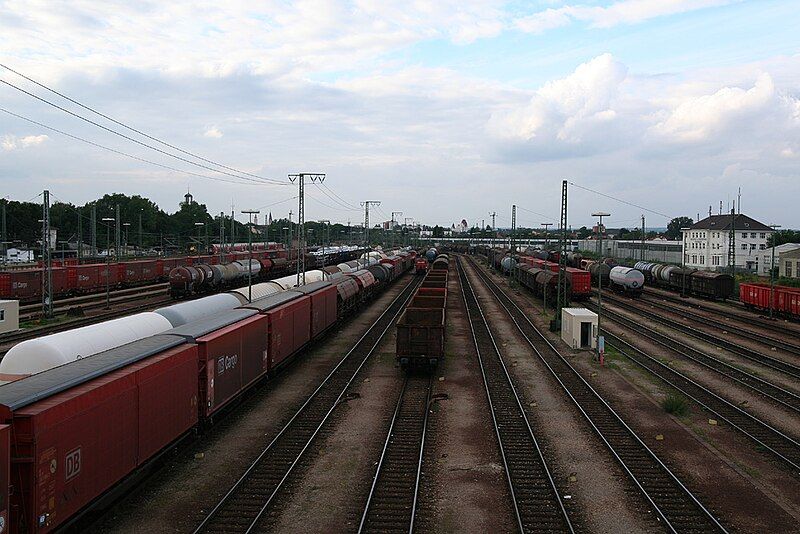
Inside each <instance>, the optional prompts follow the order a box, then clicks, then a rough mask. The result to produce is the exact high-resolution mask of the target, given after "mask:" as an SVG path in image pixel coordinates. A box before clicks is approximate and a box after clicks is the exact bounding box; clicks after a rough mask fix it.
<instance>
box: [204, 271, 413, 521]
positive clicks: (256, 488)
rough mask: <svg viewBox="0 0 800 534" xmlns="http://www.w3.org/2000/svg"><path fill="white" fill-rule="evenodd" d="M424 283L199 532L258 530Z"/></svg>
mask: <svg viewBox="0 0 800 534" xmlns="http://www.w3.org/2000/svg"><path fill="white" fill-rule="evenodd" d="M420 282H421V279H419V278H417V277H412V279H411V281H409V282H408V285H407V286H406V287H405V288H404V289H403V290H402V291H401V293H400V294H399V295H398V296H397V297H396V298H395V299H394V300H393V301H392V303H391V304H390V305H389V307H388V308H387V309H386V310H384V312H383V313H382V314H381V315H380V317H378V318H377V319H376V320H375V322H374V323H373V324H372V325H371V326H370V327H369V329H368V330H367V331H366V333H364V335H363V336H362V337H361V338H360V339H359V340H358V341H357V342H356V344H355V345H354V346H353V347H352V348H351V349H350V351H348V352H347V354H345V356H344V357H343V358H342V359H341V360H340V361H339V363H338V364H336V366H335V367H334V368H333V370H332V371H331V372H330V373H329V374H328V376H327V377H325V379H324V380H323V381H322V383H321V384H320V385H319V386H318V387H317V388H316V389H315V390H314V392H313V393H312V394H311V395H310V396H309V397H308V399H307V400H306V401H305V402H304V403H303V405H302V406H301V407H300V408H299V409H298V410H297V412H296V413H295V414H294V415H293V416H292V418H291V419H290V420H289V422H288V423H286V425H285V426H284V427H283V428H282V429H281V430H280V432H278V434H277V435H276V436H275V438H274V439H273V440H272V441H270V442H269V444H267V446H266V447H265V448H264V449H263V451H262V452H261V453H260V454H259V455H258V457H257V458H256V459H255V461H254V462H253V463H252V464H251V465H250V467H248V468H247V470H246V471H245V472H244V474H243V475H242V476H241V477H240V478H239V480H238V481H237V482H236V483H235V484H234V485H233V487H231V488H230V490H229V491H228V492H227V493H226V494H225V495H224V496H223V497H222V499H220V501H219V502H217V503H216V505H214V506H213V508H211V511H210V512H209V513H208V515H207V516H206V517H205V518H204V519H203V521H202V522H201V523H200V524H199V525H198V526H197V528H196V529H195V530H194V532H195V533H201V532H203V533H205V532H248V533H249V532H254V531H257V530H258V524H259V522H260V521H261V519H262V518H263V516H264V514H265V512H266V511H267V509H268V508H269V507H270V506H271V505H272V503H273V501H274V500H275V497H276V495H277V494H278V492H279V491H280V489H281V488H282V487H283V485H284V483H285V482H286V480H287V479H288V478H289V476H290V475H291V474H292V472H293V470H294V468H295V467H296V466H297V464H298V463H299V462H300V459H301V458H302V456H303V455H304V454H305V452H306V451H307V450H308V448H309V447H310V446H311V444H312V443H313V441H314V439H315V438H316V437H317V435H318V434H319V432H320V430H321V429H322V427H323V426H324V425H325V423H326V422H327V421H328V419H329V418H330V416H331V414H332V413H333V411H334V410H335V409H336V407H337V406H338V405H339V403H340V402H342V401H343V400H344V399H345V395H346V393H347V390H348V389H349V386H350V384H351V383H352V382H353V380H354V379H355V378H356V376H357V375H358V373H359V371H360V370H361V369H362V367H363V366H364V364H365V363H366V362H367V360H368V359H369V358H370V356H372V354H374V352H375V351H376V349H377V347H378V346H379V345H380V343H381V341H382V340H383V339H384V337H385V336H386V334H387V332H388V331H389V330H390V328H391V327H392V326H393V325H394V324H395V323H396V321H397V319H398V318H399V317H400V314H401V312H402V311H403V309H404V308H405V305H406V303H407V302H408V301H409V300H410V299H411V296H412V295H413V293H414V290H415V289H416V288H417V287H418V286H419V284H420Z"/></svg>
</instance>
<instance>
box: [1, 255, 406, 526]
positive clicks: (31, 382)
mask: <svg viewBox="0 0 800 534" xmlns="http://www.w3.org/2000/svg"><path fill="white" fill-rule="evenodd" d="M320 272H321V271H320ZM390 272H392V271H390ZM276 282H277V281H276ZM334 282H335V283H332V282H330V281H317V282H312V283H309V284H306V285H304V286H301V287H292V288H291V289H282V290H281V291H280V292H276V293H272V294H270V295H268V296H265V297H264V298H261V299H257V300H253V302H242V299H241V295H238V294H235V293H226V294H220V295H213V296H211V297H206V298H201V299H198V300H194V301H189V302H185V303H180V304H176V305H174V306H169V307H166V308H164V309H161V310H156V312H154V313H151V314H149V315H147V316H145V314H139V316H138V318H136V319H134V320H131V319H132V318H134V317H137V316H131V317H128V318H124V319H127V322H125V321H123V320H114V321H108V322H106V323H100V324H98V325H94V327H96V329H97V330H98V332H100V331H101V330H102V331H103V332H104V333H105V334H106V335H105V336H100V335H93V334H92V335H88V334H89V331H88V330H87V328H91V327H84V328H81V329H76V330H75V331H74V332H73V334H74V335H73V337H72V341H70V342H69V343H66V342H65V343H60V342H57V341H56V342H54V341H53V340H54V336H61V335H62V334H54V335H53V336H47V337H43V338H40V339H39V340H36V341H39V342H40V344H39V347H47V350H50V351H51V352H48V353H47V356H46V357H45V358H41V359H40V360H39V361H32V358H17V357H15V356H14V355H13V353H12V351H13V350H14V349H12V351H10V352H9V353H8V354H7V355H6V357H5V358H4V359H3V360H2V361H0V373H5V371H7V370H8V369H7V368H6V369H4V368H3V367H4V366H7V365H9V363H15V364H19V365H20V368H18V369H16V371H17V372H18V373H17V374H20V375H30V376H27V377H25V378H20V379H18V380H16V381H14V382H11V383H8V384H5V385H3V386H2V387H0V479H1V480H0V517H2V518H3V526H4V530H3V534H5V533H6V532H10V533H14V534H17V533H20V532H49V531H53V530H58V529H63V528H65V527H67V526H68V525H69V522H70V520H71V518H73V517H74V516H76V514H80V513H81V512H83V511H85V510H86V509H87V508H88V507H90V506H91V505H92V504H93V503H95V502H96V501H97V500H98V498H99V497H100V496H102V495H103V494H104V493H106V492H107V491H109V490H110V489H112V488H114V487H115V486H117V485H118V484H119V483H120V482H122V481H123V480H124V479H126V478H127V477H129V476H130V475H132V474H134V473H135V472H137V471H139V470H141V469H143V468H146V467H147V466H148V465H149V464H150V463H151V462H152V461H153V460H154V459H155V458H157V457H158V456H159V455H160V453H161V452H162V451H164V450H167V449H168V448H169V447H171V446H173V445H174V444H175V443H177V442H178V441H179V440H180V439H181V438H182V437H184V436H186V435H188V434H190V433H192V432H196V431H197V429H198V428H200V427H202V426H206V425H210V424H212V423H213V421H214V419H215V418H216V417H218V415H219V414H220V413H221V412H222V411H223V410H224V409H226V408H228V407H231V406H233V404H234V403H233V401H234V400H235V399H237V398H238V397H240V396H241V395H242V394H243V392H245V391H246V390H248V389H249V388H251V387H253V386H254V385H256V384H257V383H259V382H261V381H262V380H265V379H268V378H269V377H271V376H273V375H274V373H276V372H277V371H278V370H280V369H281V368H283V367H285V366H286V363H287V362H289V361H290V360H291V359H292V358H293V357H295V356H296V355H297V354H298V353H299V352H301V351H302V350H303V349H304V348H306V347H307V346H308V345H309V343H312V342H314V341H316V340H318V339H320V338H321V337H322V336H323V335H324V334H325V333H326V332H327V331H328V330H329V329H330V328H331V327H332V326H333V325H334V324H336V322H337V321H340V320H342V319H344V318H345V317H347V314H348V313H351V312H352V311H353V310H355V309H357V308H358V305H359V303H360V302H363V301H364V299H365V298H366V297H363V296H362V295H364V294H365V293H368V292H369V294H370V295H371V296H372V295H375V292H376V291H378V290H380V289H383V288H384V287H386V285H385V284H384V285H380V284H378V283H377V282H376V280H375V278H374V277H373V276H372V274H371V273H370V272H369V271H366V270H363V269H362V270H357V271H355V272H350V273H348V274H347V275H345V276H343V277H340V278H338V279H336V280H335V281H334ZM268 284H271V285H270V287H271V288H274V287H275V286H276V284H275V283H274V282H268ZM287 285H288V284H287ZM281 287H282V286H281ZM254 289H255V288H254ZM222 297H230V298H231V299H232V300H229V301H228V302H227V303H223V302H222V299H221V298H222ZM210 299H213V301H212V300H210ZM195 307H197V308H195ZM111 324H115V325H116V326H114V327H113V328H112V327H111V326H109V325H111ZM48 338H49V339H48ZM26 343H27V342H26ZM21 345H23V343H20V344H19V345H17V347H19V346H21ZM15 348H16V347H15ZM34 348H35V347H34ZM76 351H77V352H76ZM35 352H36V353H37V354H39V355H40V356H41V355H42V354H44V353H43V352H42V351H41V350H36V351H35ZM89 355H92V357H91V358H87V357H83V356H89ZM66 362H70V363H66ZM63 363H66V365H64V364H63ZM24 365H28V368H24ZM53 365H55V367H53ZM34 373H35V374H34ZM87 436H91V439H87V438H86V437H87ZM41 466H44V467H42V468H40V467H41ZM65 495H68V496H69V498H64V496H65Z"/></svg>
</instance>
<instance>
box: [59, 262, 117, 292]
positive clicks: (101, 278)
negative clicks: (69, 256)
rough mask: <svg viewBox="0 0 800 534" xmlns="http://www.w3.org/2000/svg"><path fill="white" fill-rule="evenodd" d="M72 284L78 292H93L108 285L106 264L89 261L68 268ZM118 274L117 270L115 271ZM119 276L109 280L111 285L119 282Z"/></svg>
mask: <svg viewBox="0 0 800 534" xmlns="http://www.w3.org/2000/svg"><path fill="white" fill-rule="evenodd" d="M67 270H68V272H69V275H68V277H69V280H70V285H71V286H72V287H73V288H74V289H75V291H76V292H78V293H91V292H93V291H97V290H98V289H100V288H103V287H105V285H106V278H105V275H106V266H105V264H104V263H87V264H84V265H75V266H72V267H68V268H67ZM115 275H116V272H115ZM116 278H117V277H116V276H114V279H113V280H109V285H111V286H113V285H115V284H116V283H117V279H116Z"/></svg>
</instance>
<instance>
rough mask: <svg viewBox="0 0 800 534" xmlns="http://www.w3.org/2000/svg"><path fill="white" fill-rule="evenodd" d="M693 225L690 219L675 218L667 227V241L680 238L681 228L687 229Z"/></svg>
mask: <svg viewBox="0 0 800 534" xmlns="http://www.w3.org/2000/svg"><path fill="white" fill-rule="evenodd" d="M693 224H694V220H693V219H692V218H691V217H675V218H674V219H672V220H671V221H670V222H669V224H668V225H667V234H666V235H667V239H678V238H679V237H680V236H681V228H688V227H689V226H691V225H693Z"/></svg>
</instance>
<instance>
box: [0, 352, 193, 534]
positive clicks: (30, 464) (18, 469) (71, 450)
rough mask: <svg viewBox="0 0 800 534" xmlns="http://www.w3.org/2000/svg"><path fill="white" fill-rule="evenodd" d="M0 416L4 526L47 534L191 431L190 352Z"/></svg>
mask: <svg viewBox="0 0 800 534" xmlns="http://www.w3.org/2000/svg"><path fill="white" fill-rule="evenodd" d="M87 359H88V358H87ZM63 367H69V366H63ZM23 382H26V380H21V381H20V384H21V386H22V387H24V386H25V385H26V384H22V383H23ZM33 397H34V396H32V398H33ZM0 416H1V418H2V420H3V421H4V422H6V423H8V422H10V423H11V426H12V437H11V443H12V444H13V447H12V451H13V453H12V458H11V464H10V465H11V469H12V470H13V472H12V474H11V481H12V484H13V492H11V495H10V498H11V505H12V506H11V511H12V514H11V515H12V517H11V518H10V520H11V525H12V526H13V528H14V530H15V531H18V530H22V529H23V528H24V530H26V531H28V532H49V531H51V530H53V529H55V528H57V527H59V526H60V525H61V524H62V523H63V522H64V521H66V520H67V519H69V518H70V517H71V516H73V515H74V514H75V513H77V512H78V511H80V510H81V509H82V508H83V507H84V506H86V505H87V504H88V503H90V502H91V501H93V500H94V499H95V498H96V497H98V496H99V495H101V494H102V493H104V492H105V491H107V490H108V489H109V488H110V487H112V486H113V485H114V484H116V483H117V482H119V481H120V480H121V479H122V478H124V477H125V476H126V475H128V474H129V473H131V472H132V471H134V470H135V469H136V468H138V467H140V466H141V465H143V464H144V463H145V462H146V461H148V460H149V459H150V458H151V457H152V456H153V455H154V454H155V453H157V452H158V451H160V450H162V449H163V448H164V447H165V446H167V445H168V444H170V443H172V442H173V441H175V440H176V439H177V438H178V437H180V436H181V435H183V434H184V433H185V432H187V431H188V430H189V429H190V428H192V427H193V426H194V425H195V424H196V423H197V347H196V346H195V345H190V344H183V345H180V346H178V347H175V348H172V349H167V350H166V351H162V352H160V353H159V354H157V355H155V356H152V357H150V358H146V359H143V360H141V361H139V362H137V363H134V364H132V365H128V366H126V367H123V368H121V369H117V370H115V371H112V372H110V373H108V374H104V375H102V376H100V377H98V378H94V379H90V380H88V381H86V382H83V383H80V384H79V385H76V386H75V387H72V388H69V389H66V390H64V391H61V392H59V393H56V394H54V395H52V396H49V397H45V398H44V399H42V400H39V401H35V400H33V401H32V402H30V403H28V404H25V405H24V406H22V407H20V408H18V409H15V410H13V412H10V411H9V409H8V407H7V406H5V405H3V406H0ZM8 465H9V464H3V466H2V469H0V470H6V469H8ZM6 487H7V486H6ZM0 508H2V506H0Z"/></svg>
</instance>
